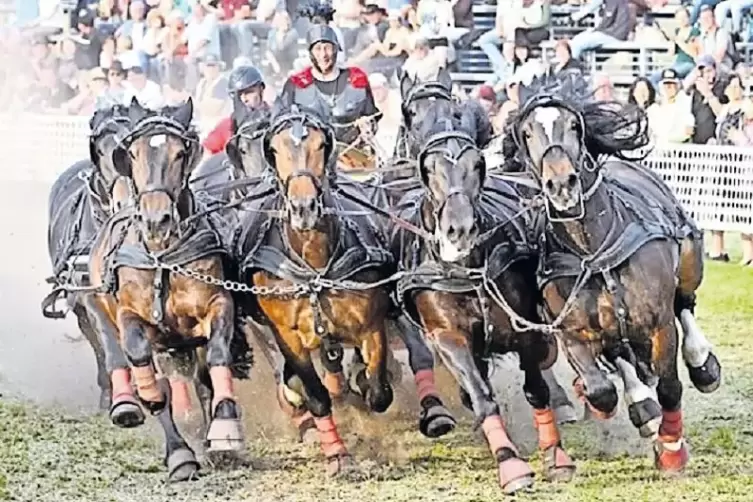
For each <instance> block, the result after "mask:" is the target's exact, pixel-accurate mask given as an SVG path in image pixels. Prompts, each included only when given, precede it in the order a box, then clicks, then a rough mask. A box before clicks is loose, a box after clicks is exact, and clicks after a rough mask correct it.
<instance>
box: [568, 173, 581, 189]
mask: <svg viewBox="0 0 753 502" xmlns="http://www.w3.org/2000/svg"><path fill="white" fill-rule="evenodd" d="M577 183H578V176H577V175H576V174H575V173H570V174H569V175H568V177H567V186H569V187H570V188H575V185H576V184H577Z"/></svg>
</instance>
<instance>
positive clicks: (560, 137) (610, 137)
mask: <svg viewBox="0 0 753 502" xmlns="http://www.w3.org/2000/svg"><path fill="white" fill-rule="evenodd" d="M521 102H522V103H523V105H522V107H521V109H520V111H519V112H518V113H517V115H516V116H515V118H514V120H513V121H512V122H511V124H510V128H511V129H510V130H509V131H508V133H509V134H511V136H512V139H513V141H514V143H515V145H516V146H517V149H518V153H519V156H520V160H521V162H522V163H523V164H524V165H525V167H526V169H527V170H529V172H531V174H533V177H534V178H535V179H536V181H537V182H538V184H539V185H540V187H541V190H542V191H543V193H544V195H545V197H546V198H547V200H548V205H547V208H549V207H550V206H551V208H553V209H554V210H555V211H556V212H557V213H559V214H560V215H561V216H562V217H565V218H579V217H581V216H582V215H583V211H584V203H585V201H586V200H587V199H588V197H589V196H590V195H591V193H592V190H591V188H592V187H594V188H595V187H596V183H597V180H598V179H599V173H598V168H599V165H600V164H599V163H598V162H597V160H596V159H598V158H599V157H600V156H602V155H612V156H616V157H618V158H626V157H625V155H626V152H629V151H632V150H636V149H639V148H642V147H644V146H646V145H647V144H648V143H649V134H648V123H647V119H646V115H645V113H643V111H642V110H640V108H638V107H636V106H633V105H623V104H620V103H616V102H604V101H595V100H594V99H592V95H591V94H590V91H588V93H586V92H584V87H583V86H582V79H581V78H580V77H575V76H566V77H565V78H563V79H560V80H556V81H555V83H554V85H553V84H552V79H551V78H550V79H549V80H548V81H542V82H535V83H534V87H533V89H532V92H530V96H529V97H527V98H526V99H525V101H523V100H521Z"/></svg>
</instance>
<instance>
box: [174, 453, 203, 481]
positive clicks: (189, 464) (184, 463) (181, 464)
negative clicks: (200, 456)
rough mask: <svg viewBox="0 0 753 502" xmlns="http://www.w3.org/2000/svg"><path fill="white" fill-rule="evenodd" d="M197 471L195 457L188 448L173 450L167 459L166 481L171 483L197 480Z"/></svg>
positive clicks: (198, 467) (197, 466)
mask: <svg viewBox="0 0 753 502" xmlns="http://www.w3.org/2000/svg"><path fill="white" fill-rule="evenodd" d="M199 469H200V466H199V463H198V462H197V461H196V456H195V455H194V453H193V452H192V451H191V450H190V449H189V448H188V447H185V448H181V449H179V450H175V451H174V452H172V453H171V454H170V457H169V458H168V459H167V472H168V480H169V481H170V482H171V483H179V482H181V481H189V480H193V479H198V473H199Z"/></svg>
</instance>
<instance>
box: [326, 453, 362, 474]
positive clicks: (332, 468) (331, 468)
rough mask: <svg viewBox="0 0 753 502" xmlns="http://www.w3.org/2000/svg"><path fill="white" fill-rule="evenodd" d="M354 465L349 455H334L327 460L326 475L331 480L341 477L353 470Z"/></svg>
mask: <svg viewBox="0 0 753 502" xmlns="http://www.w3.org/2000/svg"><path fill="white" fill-rule="evenodd" d="M355 467H356V463H355V461H354V460H353V457H351V456H350V454H347V453H345V454H342V455H336V456H334V457H330V458H328V459H327V475H328V476H329V477H331V478H333V477H335V476H341V475H343V474H346V473H348V472H350V471H352V470H353V469H355Z"/></svg>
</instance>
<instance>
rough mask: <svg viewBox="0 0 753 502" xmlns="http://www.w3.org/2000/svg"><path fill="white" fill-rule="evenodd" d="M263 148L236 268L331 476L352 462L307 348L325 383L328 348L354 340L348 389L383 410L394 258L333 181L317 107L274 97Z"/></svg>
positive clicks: (333, 359)
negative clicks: (265, 177)
mask: <svg viewBox="0 0 753 502" xmlns="http://www.w3.org/2000/svg"><path fill="white" fill-rule="evenodd" d="M264 154H265V157H266V160H267V162H268V164H269V166H270V172H271V173H272V176H271V177H270V179H269V181H268V184H267V185H268V187H269V188H271V189H273V190H274V194H273V195H272V196H270V197H267V198H265V199H257V200H256V201H255V203H254V206H253V207H250V208H249V209H250V210H249V211H245V212H244V214H246V215H247V217H246V218H245V221H244V222H242V227H243V229H244V230H243V232H242V236H241V238H240V239H239V246H238V251H237V255H242V256H245V259H244V260H243V262H242V264H241V266H240V273H241V277H242V278H248V280H249V281H250V282H251V283H252V284H253V290H254V294H255V296H254V297H251V298H252V299H253V300H254V304H255V307H256V308H255V310H254V315H255V318H256V320H257V321H258V322H259V323H260V324H265V325H266V326H268V327H269V328H270V329H271V331H272V332H273V333H274V338H275V341H276V342H277V346H278V347H279V349H280V351H281V353H282V356H283V357H284V367H283V369H282V380H283V382H282V383H281V384H280V385H279V387H278V394H279V397H280V398H281V401H283V402H285V403H287V405H288V406H290V407H291V408H294V409H295V410H296V414H297V415H298V416H303V415H305V414H308V415H310V416H311V417H312V421H313V422H314V424H315V427H316V429H317V432H318V436H319V440H320V444H321V447H322V450H323V452H324V455H325V457H326V461H327V472H328V473H329V474H330V475H337V474H339V473H342V472H344V471H346V470H347V469H348V468H349V467H350V466H351V465H352V463H353V462H352V457H351V456H350V454H349V452H348V450H347V448H346V447H345V444H344V443H343V441H342V439H341V438H340V435H339V433H338V431H337V427H336V425H335V422H334V420H333V418H332V398H331V397H330V392H329V390H328V388H327V387H326V386H325V384H323V383H322V380H321V379H320V377H319V375H318V374H317V372H316V369H315V367H314V364H313V361H312V358H311V353H312V351H314V350H317V349H319V350H320V354H321V360H322V364H323V366H324V368H325V370H326V372H325V382H326V379H327V377H328V376H329V374H332V373H336V372H337V371H342V369H341V367H337V366H334V367H333V363H336V364H337V365H339V360H341V358H342V355H341V353H338V350H337V348H338V347H341V345H342V344H346V345H350V346H354V347H358V348H360V349H361V351H362V354H363V359H364V362H363V363H360V364H356V365H354V366H353V368H352V371H351V374H350V376H349V381H348V382H347V384H348V386H349V390H351V391H353V392H354V393H356V394H358V395H360V396H361V397H362V398H363V400H364V401H365V403H366V404H367V406H368V407H369V409H371V410H372V411H374V412H377V413H381V412H384V411H385V410H387V408H388V407H389V406H390V404H391V403H392V399H393V392H392V387H391V385H390V383H389V380H388V372H387V350H388V347H387V341H386V337H385V328H384V324H385V319H386V317H387V313H388V311H389V309H390V298H389V289H388V287H387V283H386V282H385V281H386V279H387V278H389V276H390V275H391V274H392V273H393V271H394V261H393V259H392V255H391V253H390V252H389V250H388V249H387V244H386V240H385V237H384V236H383V235H381V234H380V233H379V231H378V229H379V227H378V226H377V225H376V224H375V222H374V221H372V219H371V217H370V216H369V215H364V214H363V211H361V210H360V209H361V208H360V206H357V205H355V204H353V203H349V202H348V201H347V200H345V199H344V198H343V197H342V196H341V195H340V194H339V192H340V191H342V190H348V191H350V192H351V194H352V195H351V196H352V197H357V196H358V192H357V187H356V186H355V185H352V184H351V185H349V186H347V187H340V186H338V185H337V178H336V171H335V169H334V165H335V162H336V151H335V138H334V132H333V130H332V128H331V127H330V126H329V125H328V124H327V122H326V121H325V119H323V118H322V117H321V115H320V114H318V113H316V112H315V111H313V110H304V109H300V108H298V107H297V106H296V105H285V104H283V103H280V102H278V103H277V106H276V110H275V112H274V114H273V118H272V121H271V125H270V127H269V128H268V129H267V131H266V133H265V135H264ZM333 352H334V353H333Z"/></svg>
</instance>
